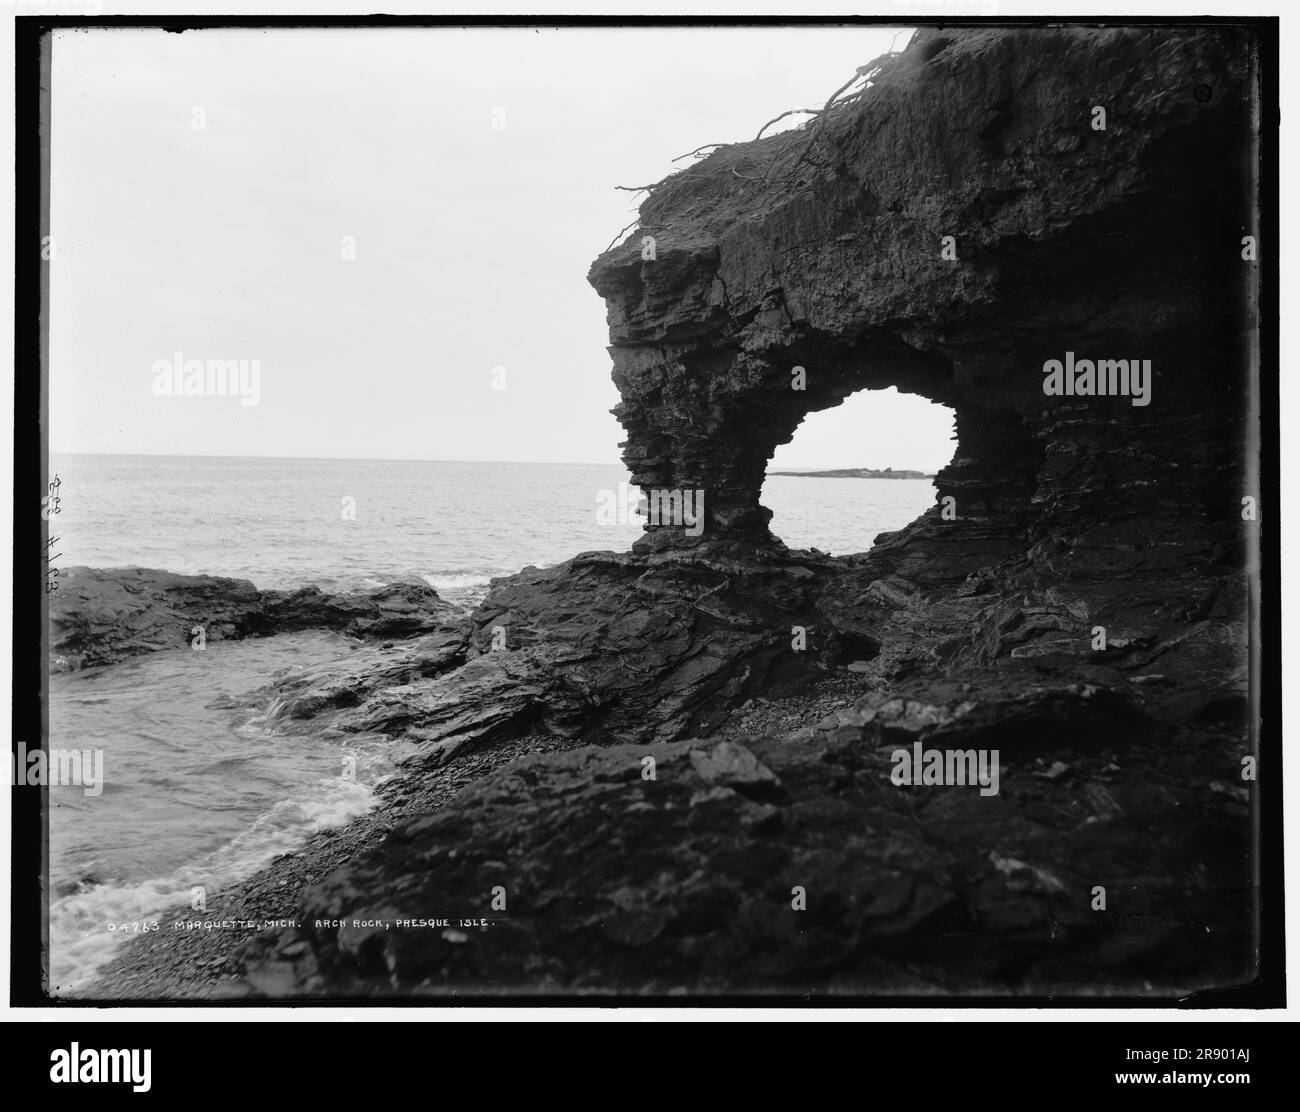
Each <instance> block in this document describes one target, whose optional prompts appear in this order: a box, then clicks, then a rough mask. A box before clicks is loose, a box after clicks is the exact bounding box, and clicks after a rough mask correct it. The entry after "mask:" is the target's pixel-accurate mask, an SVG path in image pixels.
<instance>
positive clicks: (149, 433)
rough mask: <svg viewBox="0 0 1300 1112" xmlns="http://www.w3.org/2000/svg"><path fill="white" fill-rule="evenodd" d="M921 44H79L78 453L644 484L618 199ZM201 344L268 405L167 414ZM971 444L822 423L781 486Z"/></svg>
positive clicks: (73, 110) (627, 201)
mask: <svg viewBox="0 0 1300 1112" xmlns="http://www.w3.org/2000/svg"><path fill="white" fill-rule="evenodd" d="M907 37H908V34H907V33H906V32H904V33H902V34H899V33H898V32H897V31H896V30H894V29H886V28H862V27H856V28H837V29H826V28H772V29H747V28H716V29H715V28H682V29H673V28H655V29H572V28H565V29H558V30H556V29H551V30H547V29H540V30H532V29H507V30H496V29H473V30H459V29H420V30H416V29H403V30H387V29H384V30H371V29H319V30H301V29H278V30H270V31H246V30H215V31H189V32H186V33H185V34H183V35H176V34H166V33H163V32H160V31H153V30H145V29H139V30H137V29H124V30H91V31H60V32H58V33H57V36H56V41H55V46H54V78H53V93H52V97H53V116H54V131H53V144H52V186H51V230H52V233H53V236H54V240H55V257H54V259H53V261H52V267H51V291H52V292H51V297H52V312H51V328H50V341H51V407H52V445H53V447H54V449H55V450H56V451H65V452H72V451H82V452H134V453H184V454H194V455H253V456H312V457H355V458H410V459H481V460H547V461H574V462H594V463H603V462H614V461H616V460H617V459H618V447H617V445H618V443H619V441H620V440H622V439H623V435H622V430H621V428H620V427H619V425H618V422H617V421H615V419H614V418H613V417H612V416H610V415H609V413H608V411H609V409H610V408H611V407H612V406H614V405H615V404H616V403H617V401H618V395H617V391H616V390H615V389H614V386H613V384H612V382H611V381H610V360H609V356H608V353H607V352H606V350H605V347H606V344H607V343H608V334H607V331H606V326H605V309H604V304H603V302H602V301H601V299H600V298H599V297H598V296H597V295H596V293H595V291H594V290H592V289H591V287H590V286H589V285H588V284H587V281H586V273H587V269H588V267H589V266H590V264H591V261H592V260H593V259H594V258H595V256H596V255H597V254H599V253H600V252H601V251H602V250H604V249H605V247H606V246H607V245H608V244H609V242H610V240H611V239H612V238H613V236H614V235H615V233H616V232H617V231H618V230H619V229H620V228H622V227H623V226H624V225H626V224H627V223H628V222H629V221H630V220H631V219H632V218H633V214H634V211H635V201H634V200H633V199H632V197H631V195H630V194H628V193H620V192H617V191H616V190H615V189H614V188H613V187H614V186H615V185H621V184H622V185H626V184H632V185H639V184H642V183H644V182H650V181H655V180H657V179H659V178H661V177H663V176H664V175H665V174H666V173H668V172H669V171H670V170H671V169H672V168H673V166H672V159H673V158H674V157H676V156H678V155H680V154H682V153H684V152H685V151H688V150H691V149H692V148H694V147H697V146H700V145H701V144H703V143H709V142H719V141H734V140H740V139H747V138H750V137H752V136H753V134H754V132H755V131H756V130H757V129H758V127H759V125H761V124H762V123H763V121H765V120H767V119H769V118H771V117H772V116H775V115H776V114H777V113H779V112H782V111H784V110H785V109H788V108H793V107H800V106H806V105H810V104H821V103H823V102H824V101H825V99H826V97H827V96H829V95H830V93H831V92H832V91H834V89H835V88H836V87H837V86H839V85H840V84H842V83H843V82H844V81H845V80H847V79H848V77H849V76H851V75H852V73H853V70H854V69H855V68H856V67H857V66H859V65H861V64H862V63H864V62H866V61H868V60H870V59H871V58H873V57H875V56H876V55H878V54H880V53H882V52H883V51H885V50H887V49H889V47H890V45H891V43H895V44H896V45H897V46H901V45H902V44H903V43H904V42H905V41H906V39H907ZM494 122H495V124H496V126H495V127H494ZM790 122H791V123H794V122H796V121H793V120H792V121H790ZM502 124H504V126H502ZM198 125H202V126H198ZM679 165H680V164H679ZM345 237H351V239H350V240H345ZM349 243H350V244H351V245H352V246H351V247H349ZM348 254H353V255H354V256H355V258H352V259H348V258H345V256H346V255H348ZM177 352H180V353H182V357H183V359H185V360H188V359H203V360H207V359H247V360H254V359H255V360H258V363H259V368H260V382H259V385H260V398H259V400H258V404H257V405H247V406H246V405H241V404H240V402H239V400H238V399H237V398H235V397H218V398H176V397H166V396H158V395H156V394H155V392H154V380H155V364H156V363H157V362H158V361H159V360H166V361H172V360H173V359H174V357H175V353H177ZM494 375H495V377H496V381H497V383H498V385H500V384H501V383H502V382H504V384H505V389H503V390H502V389H497V390H494V389H493V388H492V387H493V379H494ZM950 435H951V420H950V416H949V415H948V413H947V412H946V411H945V410H943V409H941V408H940V407H938V406H934V405H932V404H930V403H928V402H925V401H924V400H922V399H919V398H914V397H900V396H899V395H897V394H896V393H895V392H893V391H889V392H878V393H872V394H862V395H858V396H856V397H855V398H853V399H850V401H849V402H847V403H846V404H845V405H844V406H842V407H840V408H838V409H836V410H831V411H828V412H825V413H822V414H815V415H813V416H812V417H810V418H809V419H808V421H807V422H805V425H804V426H803V427H801V429H800V430H799V433H797V434H796V438H795V440H794V442H793V443H792V444H791V445H789V446H787V447H785V448H782V449H780V450H779V451H778V453H777V457H776V460H775V462H774V466H778V467H841V466H873V467H885V466H893V467H916V468H924V469H926V470H933V469H935V468H937V467H940V466H942V465H943V464H944V463H946V462H947V460H948V459H949V457H950V456H951V454H952V447H953V445H952V443H951V441H950V439H949V438H950Z"/></svg>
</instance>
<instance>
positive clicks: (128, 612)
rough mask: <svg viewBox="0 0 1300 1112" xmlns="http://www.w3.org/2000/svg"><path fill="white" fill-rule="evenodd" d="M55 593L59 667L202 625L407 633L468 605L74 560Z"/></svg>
mask: <svg viewBox="0 0 1300 1112" xmlns="http://www.w3.org/2000/svg"><path fill="white" fill-rule="evenodd" d="M49 600H50V656H51V670H52V671H55V672H66V671H77V670H78V669H81V668H91V667H96V666H99V665H104V664H116V663H117V662H119V661H122V660H126V659H127V658H129V657H132V656H139V655H140V654H142V653H150V652H158V651H161V650H165V649H181V648H189V647H191V646H192V645H193V643H194V640H195V639H196V638H197V637H198V636H199V630H202V636H203V638H204V639H205V641H228V640H241V639H243V638H245V637H268V636H272V635H274V634H276V633H289V632H294V631H298V630H305V629H323V630H333V631H336V632H339V633H344V634H347V635H349V636H353V637H363V638H371V639H374V638H380V637H391V638H408V637H414V636H417V635H420V634H426V633H432V632H434V631H437V630H439V629H443V628H445V627H446V626H448V625H451V624H454V622H455V621H456V619H457V618H459V617H461V616H463V613H464V612H463V611H462V610H460V609H459V608H458V607H456V606H454V605H452V604H451V603H448V602H445V601H444V600H443V599H441V598H439V596H438V592H437V591H435V590H434V589H433V588H432V587H430V586H428V585H427V584H425V583H418V582H412V583H393V584H389V585H387V586H384V587H380V588H377V589H375V590H372V591H368V592H365V593H350V594H328V593H326V592H324V591H322V590H320V588H318V587H302V588H300V589H298V590H295V591H259V590H258V589H257V588H256V587H254V586H253V584H252V583H250V582H249V581H248V580H247V579H231V578H227V577H224V576H213V575H180V574H177V573H175V572H169V571H163V570H161V569H157V568H142V567H126V568H86V567H71V568H66V569H64V570H63V572H62V574H61V576H60V579H59V589H58V590H57V591H54V592H52V593H51V594H50V596H49Z"/></svg>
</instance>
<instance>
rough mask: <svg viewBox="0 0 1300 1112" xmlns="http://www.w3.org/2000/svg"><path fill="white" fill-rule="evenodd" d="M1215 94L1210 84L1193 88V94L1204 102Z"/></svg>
mask: <svg viewBox="0 0 1300 1112" xmlns="http://www.w3.org/2000/svg"><path fill="white" fill-rule="evenodd" d="M1213 95H1214V90H1213V89H1211V88H1210V87H1209V86H1208V85H1197V86H1196V88H1195V89H1193V90H1192V96H1194V97H1195V98H1196V99H1197V100H1198V101H1200V102H1201V103H1202V104H1204V103H1205V102H1206V101H1207V100H1209V99H1210V97H1212V96H1213Z"/></svg>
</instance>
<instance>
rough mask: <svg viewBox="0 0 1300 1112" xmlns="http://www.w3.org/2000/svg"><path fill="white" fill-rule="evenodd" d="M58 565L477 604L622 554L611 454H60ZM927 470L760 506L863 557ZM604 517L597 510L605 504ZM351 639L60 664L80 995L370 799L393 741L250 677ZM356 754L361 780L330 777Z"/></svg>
mask: <svg viewBox="0 0 1300 1112" xmlns="http://www.w3.org/2000/svg"><path fill="white" fill-rule="evenodd" d="M52 467H53V470H54V472H55V473H56V474H57V475H58V477H59V480H60V486H59V495H60V501H59V510H60V512H59V513H58V514H57V515H56V516H53V517H52V518H51V519H50V525H51V536H58V538H59V542H58V546H57V549H55V550H54V551H57V552H59V553H61V556H60V558H59V560H58V563H59V564H60V565H61V566H64V567H67V566H71V565H75V564H82V565H87V566H90V567H119V566H125V565H132V564H135V565H140V566H144V567H155V568H164V569H166V570H168V571H174V572H182V573H187V574H199V573H207V574H212V575H227V576H234V577H238V578H243V579H249V580H251V581H252V582H253V583H254V584H255V585H256V586H258V587H261V588H294V587H300V586H304V585H308V584H316V585H318V586H320V587H322V588H324V589H334V590H339V589H365V588H367V587H375V586H379V585H381V584H383V583H387V582H391V581H393V580H397V579H423V580H424V581H425V582H427V583H429V584H430V585H431V586H433V587H434V588H435V589H436V590H437V591H438V592H439V593H440V594H442V595H443V596H444V597H446V598H449V599H453V600H460V601H466V602H473V601H475V600H476V599H477V598H479V597H481V595H482V594H483V592H484V590H485V589H486V586H487V584H488V581H489V580H490V579H491V577H493V576H496V575H507V574H511V573H513V572H516V571H518V570H519V569H520V568H522V567H525V566H527V565H530V564H531V565H536V566H547V565H550V564H554V563H558V562H560V561H562V560H564V559H567V558H568V557H570V556H573V555H575V554H577V553H579V552H583V551H590V550H595V549H606V550H616V551H617V550H626V549H627V548H628V547H629V546H630V545H631V543H632V542H633V541H634V540H635V539H636V537H637V536H639V535H640V532H641V529H640V526H639V525H637V524H627V523H620V522H614V523H602V517H601V515H599V514H598V510H599V509H600V507H601V506H602V505H603V504H607V503H608V502H609V500H610V499H611V496H613V498H615V499H617V496H618V492H619V485H620V484H625V483H627V480H628V475H627V472H626V470H625V469H624V468H622V467H621V466H619V465H610V466H602V465H582V464H517V463H458V462H436V463H435V462H405V461H377V460H357V461H354V460H284V459H229V458H225V459H218V458H204V457H179V458H177V457H154V456H148V457H147V456H55V457H54V459H53V460H52ZM934 499H935V491H934V487H933V484H931V483H930V482H928V481H918V480H886V479H817V478H794V477H786V476H773V477H771V478H769V479H768V481H767V484H766V486H765V487H764V496H763V501H764V504H766V505H767V506H769V507H770V508H771V509H772V510H773V511H774V512H775V517H774V519H773V523H772V527H773V530H774V531H775V532H776V533H777V534H778V535H779V536H781V537H782V539H784V540H785V541H786V542H787V543H788V544H790V545H791V546H793V547H800V548H806V547H817V548H820V549H822V550H824V551H828V552H832V553H835V554H844V553H847V552H856V551H863V550H865V549H867V548H869V547H870V545H871V543H872V540H873V539H874V537H875V536H876V534H878V533H880V532H883V531H886V530H892V529H898V528H901V527H902V526H903V525H906V524H907V523H908V522H909V521H911V520H913V519H914V518H916V517H917V516H918V515H919V514H920V513H921V512H922V511H923V510H925V509H926V508H927V507H928V506H930V505H932V504H933V502H934ZM606 520H607V519H606ZM353 651H355V645H354V644H353V643H351V642H349V641H348V640H347V639H345V638H342V637H339V636H337V635H335V634H327V633H308V634H293V635H286V636H283V637H276V638H270V639H266V640H260V641H246V642H217V643H212V644H210V645H209V646H208V648H207V650H206V651H205V652H204V653H191V652H185V651H179V652H171V653H156V654H153V655H152V656H148V657H141V658H137V659H134V660H130V661H126V662H123V663H121V664H117V665H112V666H110V667H106V668H95V669H88V670H86V671H84V672H80V673H71V674H62V675H56V676H52V677H51V680H50V732H51V736H50V739H49V747H50V748H55V749H59V748H62V749H81V750H91V751H94V750H101V751H102V752H103V754H104V758H103V759H104V779H105V785H104V788H103V791H102V793H101V794H99V795H94V796H88V795H86V794H84V793H83V791H82V789H80V788H78V787H63V788H54V789H51V792H50V799H51V819H50V843H51V844H50V872H51V876H50V881H51V886H52V891H53V893H54V895H53V896H52V898H51V908H50V912H51V916H50V918H51V922H50V931H51V971H52V982H53V983H54V984H55V985H56V986H57V988H56V991H58V992H63V993H70V994H75V992H76V990H77V988H78V986H80V985H83V984H84V983H85V982H86V980H87V979H88V978H90V977H91V976H92V975H93V973H94V972H95V970H96V969H97V968H99V967H100V966H101V965H102V964H103V962H104V961H106V960H107V959H108V958H109V957H111V956H112V954H113V953H114V952H115V951H116V949H117V948H118V947H119V946H120V945H121V944H122V942H123V940H124V939H125V938H128V937H130V928H129V927H128V931H127V932H125V933H124V932H123V931H122V930H121V929H120V928H121V926H122V925H123V924H130V923H132V922H138V921H140V920H141V919H142V918H147V917H149V916H152V915H157V914H158V913H159V912H161V911H162V910H164V909H165V908H167V907H169V906H172V905H174V904H176V903H177V902H181V901H183V902H185V903H186V904H188V902H189V894H190V891H191V889H192V888H193V887H195V886H203V887H204V888H206V889H207V890H209V891H217V890H219V889H220V888H221V887H222V886H223V885H226V884H230V883H234V882H235V881H238V880H239V879H241V878H242V877H244V876H247V875H248V874H250V873H252V872H254V871H255V870H257V869H258V868H260V867H262V866H263V865H265V864H267V863H268V862H269V861H270V860H271V858H272V857H274V856H275V855H277V854H279V853H285V852H288V851H291V850H292V849H294V848H295V847H296V846H298V845H301V844H302V842H303V841H304V840H305V839H306V838H307V837H308V836H309V835H310V834H311V833H312V832H313V831H316V830H320V829H322V828H326V827H330V826H337V825H341V824H343V823H346V822H348V821H350V820H351V819H352V818H354V817H356V816H358V815H361V814H364V813H365V812H366V811H367V810H369V809H370V808H371V807H373V806H374V803H375V796H374V788H375V786H376V785H377V784H378V783H379V782H380V781H381V780H382V779H383V778H385V777H386V776H389V775H391V774H392V772H393V769H394V765H395V762H396V761H397V760H399V759H400V758H401V756H403V755H404V747H403V744H402V743H401V742H394V741H392V740H391V739H366V738H356V737H345V738H340V737H329V736H317V735H314V734H312V733H292V734H286V733H284V732H282V730H281V728H280V726H279V725H278V724H277V723H275V722H274V721H272V719H271V718H269V717H268V715H267V705H266V696H265V695H259V694H258V692H259V690H260V689H263V688H265V686H266V685H267V684H268V682H270V681H271V680H272V679H274V678H275V677H277V676H283V675H288V674H290V673H292V672H293V671H294V670H297V669H301V668H303V667H310V666H312V665H315V664H320V663H325V662H328V661H330V660H335V659H339V658H342V657H344V656H346V655H348V654H349V653H350V652H353ZM344 758H349V759H350V761H349V763H350V767H352V768H354V769H355V778H354V779H346V778H344V777H342V776H341V775H340V768H341V765H342V762H343V759H344Z"/></svg>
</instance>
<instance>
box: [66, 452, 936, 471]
mask: <svg viewBox="0 0 1300 1112" xmlns="http://www.w3.org/2000/svg"><path fill="white" fill-rule="evenodd" d="M49 454H50V456H113V457H117V458H122V459H274V460H299V461H302V462H305V463H309V462H326V463H518V464H527V463H540V464H548V465H551V466H560V467H624V468H626V467H627V464H625V463H623V461H622V460H619V461H617V462H610V461H599V460H549V459H430V458H428V457H424V456H262V455H216V454H213V453H209V452H72V451H67V450H66V449H56V448H51V449H50V450H49ZM769 466H770V465H769ZM854 469H857V470H866V471H885V470H896V471H924V469H923V468H912V467H900V468H880V467H865V468H864V467H862V466H861V465H860V464H846V465H843V466H839V467H816V466H811V467H810V466H804V467H800V466H798V465H795V464H788V463H787V464H782V465H781V466H780V469H779V470H778V471H771V470H769V471H768V472H767V473H766V475H765V476H764V477H765V478H766V477H767V476H771V475H780V474H781V472H787V471H845V470H854ZM791 477H793V478H797V477H798V476H791Z"/></svg>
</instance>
